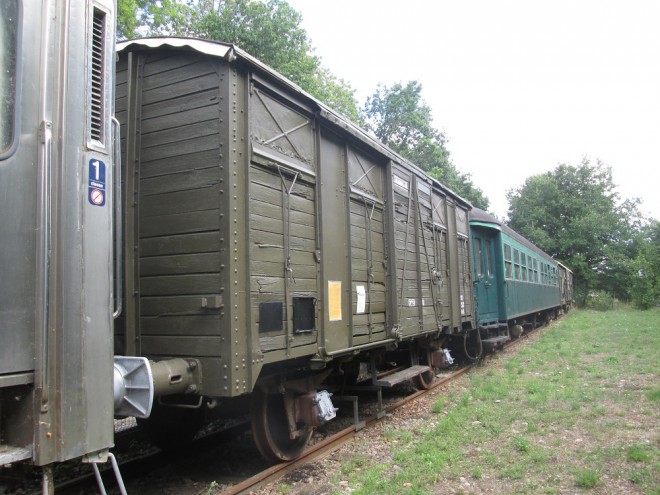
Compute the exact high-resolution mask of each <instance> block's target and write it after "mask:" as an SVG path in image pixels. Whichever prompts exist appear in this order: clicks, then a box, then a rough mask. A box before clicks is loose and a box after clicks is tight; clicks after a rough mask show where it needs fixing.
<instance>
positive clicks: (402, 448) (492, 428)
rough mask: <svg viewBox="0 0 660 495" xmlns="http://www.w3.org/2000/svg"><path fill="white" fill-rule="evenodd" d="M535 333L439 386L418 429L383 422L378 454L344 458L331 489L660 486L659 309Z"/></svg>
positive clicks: (502, 490) (503, 490) (572, 318)
mask: <svg viewBox="0 0 660 495" xmlns="http://www.w3.org/2000/svg"><path fill="white" fill-rule="evenodd" d="M540 332H541V335H540V336H539V337H536V338H535V341H534V342H533V343H531V344H530V345H526V346H523V348H521V349H518V350H516V351H513V352H510V353H505V354H501V355H499V356H496V357H494V358H492V359H489V360H488V362H487V363H486V364H485V365H483V366H481V367H480V368H479V369H477V370H475V371H473V372H471V373H470V374H469V375H468V376H466V377H465V378H464V379H463V383H462V385H461V386H460V387H459V388H458V389H455V390H459V391H454V392H451V391H450V392H448V393H447V392H440V393H438V394H437V397H436V398H435V403H434V404H433V405H432V406H431V411H430V412H429V414H430V417H429V418H428V420H427V421H426V422H425V423H424V426H423V427H422V428H419V427H417V428H415V429H412V430H411V429H406V428H396V429H386V430H385V431H384V432H383V434H382V442H384V443H386V444H388V445H389V453H390V455H388V456H387V459H386V460H384V461H383V462H374V459H365V458H364V455H363V454H355V455H348V456H344V457H343V458H342V461H341V462H342V469H341V470H340V472H338V473H337V475H336V479H335V480H334V482H335V483H337V484H335V483H333V484H335V486H336V487H338V488H337V491H336V493H346V491H350V492H351V493H353V494H355V495H357V494H375V493H378V494H402V493H403V494H446V493H453V494H459V493H463V494H472V493H475V494H476V493H495V494H509V493H527V494H563V493H598V494H600V493H608V494H609V493H612V494H619V493H626V494H627V493H644V494H660V435H659V432H660V427H659V425H660V423H659V421H658V420H659V419H660V380H659V375H660V311H659V310H658V309H655V310H652V311H646V312H640V311H634V310H627V309H626V310H617V311H610V312H592V311H574V312H572V313H570V314H569V315H568V316H567V317H565V318H564V319H562V320H560V321H558V322H555V323H553V324H552V325H551V326H550V327H549V328H547V329H544V330H541V331H540ZM360 456H362V458H361V457H360ZM356 466H359V469H355V467H356ZM339 480H347V481H348V483H346V482H345V481H343V482H341V484H339ZM340 487H341V488H340Z"/></svg>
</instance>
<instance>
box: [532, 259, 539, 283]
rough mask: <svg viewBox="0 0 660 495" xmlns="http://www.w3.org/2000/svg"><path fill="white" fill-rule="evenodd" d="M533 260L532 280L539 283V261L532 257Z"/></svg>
mask: <svg viewBox="0 0 660 495" xmlns="http://www.w3.org/2000/svg"><path fill="white" fill-rule="evenodd" d="M533 262H534V282H536V283H537V284H538V283H539V262H538V261H537V259H536V258H534V259H533Z"/></svg>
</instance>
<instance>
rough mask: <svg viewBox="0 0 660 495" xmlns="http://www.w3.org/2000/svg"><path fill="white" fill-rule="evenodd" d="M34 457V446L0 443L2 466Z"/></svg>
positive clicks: (0, 461)
mask: <svg viewBox="0 0 660 495" xmlns="http://www.w3.org/2000/svg"><path fill="white" fill-rule="evenodd" d="M31 457H32V448H31V446H30V447H17V446H16V445H0V466H4V465H5V464H11V463H13V462H18V461H24V460H25V459H30V458H31Z"/></svg>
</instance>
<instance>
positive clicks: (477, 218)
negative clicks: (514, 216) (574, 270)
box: [470, 208, 559, 263]
mask: <svg viewBox="0 0 660 495" xmlns="http://www.w3.org/2000/svg"><path fill="white" fill-rule="evenodd" d="M473 224H474V225H482V226H484V227H489V228H491V229H495V230H499V231H500V232H503V233H505V234H506V235H508V236H509V237H511V238H513V239H515V240H516V241H518V242H519V243H520V244H522V245H523V246H525V247H527V248H529V249H531V250H532V251H534V252H535V253H537V254H539V255H541V256H543V257H544V258H545V259H547V260H549V261H552V262H553V263H559V262H558V261H557V260H555V259H554V258H553V257H552V256H550V255H549V254H548V253H546V252H545V251H543V250H542V249H541V248H539V247H538V246H536V245H535V244H533V243H532V242H531V241H528V240H527V239H526V238H524V237H523V236H521V235H520V234H519V233H518V232H516V231H515V230H513V229H512V228H511V227H509V226H508V225H506V224H504V223H502V222H501V221H499V220H498V219H497V218H496V217H494V216H493V215H491V214H490V213H488V212H486V211H484V210H482V209H480V208H472V210H470V225H473Z"/></svg>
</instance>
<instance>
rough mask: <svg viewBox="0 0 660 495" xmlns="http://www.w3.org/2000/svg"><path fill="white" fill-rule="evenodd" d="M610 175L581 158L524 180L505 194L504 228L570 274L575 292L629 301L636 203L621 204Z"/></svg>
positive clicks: (638, 218) (637, 216) (637, 222)
mask: <svg viewBox="0 0 660 495" xmlns="http://www.w3.org/2000/svg"><path fill="white" fill-rule="evenodd" d="M615 188H616V186H615V184H614V183H613V181H612V170H611V169H610V168H609V167H607V166H606V165H604V164H603V163H601V162H600V161H599V162H597V164H596V165H595V166H592V165H591V164H590V163H589V160H588V159H586V158H585V159H584V160H583V161H582V163H581V164H580V165H579V166H577V167H575V166H571V165H566V164H562V165H559V166H558V167H557V168H556V169H555V170H553V171H551V172H547V173H545V174H541V175H535V176H532V177H529V178H528V179H527V180H526V181H525V183H524V184H523V186H522V187H520V188H519V189H517V190H510V191H508V193H507V198H508V200H509V211H508V216H509V219H508V224H509V226H510V227H511V228H513V229H514V230H516V231H518V232H519V233H520V234H522V235H523V236H525V237H526V238H527V239H529V240H530V241H532V242H534V243H535V244H536V245H538V246H539V247H540V248H541V249H543V250H544V251H546V252H547V253H549V254H550V255H551V256H553V257H554V258H556V259H558V260H560V261H561V262H563V263H565V264H566V265H567V266H568V267H570V268H571V269H572V270H573V273H574V276H575V285H576V292H577V293H578V295H579V296H580V297H581V298H582V302H584V301H585V300H586V296H587V294H588V292H589V291H590V290H605V291H606V292H608V293H610V294H612V295H615V296H617V297H619V298H623V299H627V298H629V297H630V294H629V289H630V276H629V273H630V261H631V256H632V254H633V250H634V248H633V242H634V237H635V235H636V233H637V232H638V229H639V226H640V222H641V215H640V214H639V210H638V208H637V205H638V201H625V202H623V203H620V201H619V196H618V194H617V193H616V191H615Z"/></svg>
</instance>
